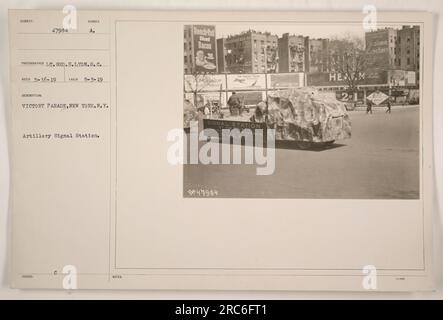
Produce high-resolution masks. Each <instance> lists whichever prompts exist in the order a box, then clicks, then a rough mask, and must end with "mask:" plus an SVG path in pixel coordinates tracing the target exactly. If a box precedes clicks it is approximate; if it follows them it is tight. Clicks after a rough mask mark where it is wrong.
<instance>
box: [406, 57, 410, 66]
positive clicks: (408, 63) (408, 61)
mask: <svg viewBox="0 0 443 320" xmlns="http://www.w3.org/2000/svg"><path fill="white" fill-rule="evenodd" d="M406 61H407V62H406V64H407V65H408V66H409V65H410V64H411V58H408V59H407V60H406Z"/></svg>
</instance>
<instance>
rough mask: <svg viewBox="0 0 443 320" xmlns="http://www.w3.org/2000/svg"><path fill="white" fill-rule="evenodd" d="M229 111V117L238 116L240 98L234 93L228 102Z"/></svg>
mask: <svg viewBox="0 0 443 320" xmlns="http://www.w3.org/2000/svg"><path fill="white" fill-rule="evenodd" d="M228 106H229V111H230V112H231V115H238V114H239V113H240V107H241V101H240V97H239V96H238V95H237V93H236V92H235V91H234V92H232V95H231V96H230V97H229V100H228Z"/></svg>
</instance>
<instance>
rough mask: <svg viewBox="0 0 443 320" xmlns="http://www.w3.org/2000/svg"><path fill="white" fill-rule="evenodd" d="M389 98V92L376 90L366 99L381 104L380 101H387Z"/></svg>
mask: <svg viewBox="0 0 443 320" xmlns="http://www.w3.org/2000/svg"><path fill="white" fill-rule="evenodd" d="M387 98H389V96H388V95H387V94H384V93H383V92H381V91H375V92H373V93H371V94H370V95H369V96H367V98H366V99H368V100H370V101H372V102H373V103H374V104H375V105H379V104H380V103H383V101H385V100H386V99H387Z"/></svg>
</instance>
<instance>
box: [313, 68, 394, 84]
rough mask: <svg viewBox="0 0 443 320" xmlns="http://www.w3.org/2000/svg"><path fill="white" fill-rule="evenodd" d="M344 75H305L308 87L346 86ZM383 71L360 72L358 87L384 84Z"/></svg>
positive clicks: (384, 76) (385, 76)
mask: <svg viewBox="0 0 443 320" xmlns="http://www.w3.org/2000/svg"><path fill="white" fill-rule="evenodd" d="M346 80H347V78H346V75H345V74H342V73H339V72H316V73H308V74H307V83H308V86H320V87H321V86H325V87H327V86H346V85H347V81H346ZM386 83H387V75H386V72H385V71H372V72H361V73H360V74H359V75H358V85H368V84H386Z"/></svg>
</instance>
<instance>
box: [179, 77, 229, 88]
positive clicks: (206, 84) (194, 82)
mask: <svg viewBox="0 0 443 320" xmlns="http://www.w3.org/2000/svg"><path fill="white" fill-rule="evenodd" d="M184 84H185V92H194V91H197V92H201V91H206V92H207V91H220V90H223V91H224V90H226V78H225V75H223V74H186V75H185V78H184Z"/></svg>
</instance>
